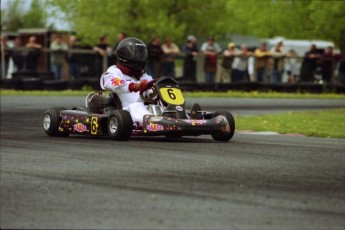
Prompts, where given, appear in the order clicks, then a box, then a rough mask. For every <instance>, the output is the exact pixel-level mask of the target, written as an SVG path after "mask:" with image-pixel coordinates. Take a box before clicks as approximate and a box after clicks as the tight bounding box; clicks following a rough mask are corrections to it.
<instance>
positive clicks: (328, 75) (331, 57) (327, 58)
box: [322, 46, 337, 82]
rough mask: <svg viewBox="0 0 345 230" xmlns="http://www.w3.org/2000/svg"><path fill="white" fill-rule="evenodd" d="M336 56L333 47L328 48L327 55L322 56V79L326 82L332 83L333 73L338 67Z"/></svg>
mask: <svg viewBox="0 0 345 230" xmlns="http://www.w3.org/2000/svg"><path fill="white" fill-rule="evenodd" d="M336 61H337V58H336V55H335V54H334V53H333V47H331V46H329V47H327V49H326V51H325V53H324V54H323V55H322V79H323V81H326V82H331V79H332V77H333V72H334V70H335V67H336Z"/></svg>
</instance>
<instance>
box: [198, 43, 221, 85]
mask: <svg viewBox="0 0 345 230" xmlns="http://www.w3.org/2000/svg"><path fill="white" fill-rule="evenodd" d="M201 51H202V52H203V53H204V55H205V62H204V71H205V81H206V82H207V83H214V80H215V76H216V72H217V57H218V54H219V53H220V52H221V51H222V50H221V48H220V46H219V45H218V43H216V42H215V41H214V38H213V36H208V38H207V42H205V43H203V44H202V46H201Z"/></svg>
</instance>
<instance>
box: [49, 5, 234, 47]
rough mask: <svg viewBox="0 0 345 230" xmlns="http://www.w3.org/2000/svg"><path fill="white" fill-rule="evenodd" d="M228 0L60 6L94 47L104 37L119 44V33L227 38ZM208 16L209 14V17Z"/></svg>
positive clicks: (177, 39)
mask: <svg viewBox="0 0 345 230" xmlns="http://www.w3.org/2000/svg"><path fill="white" fill-rule="evenodd" d="M226 2H227V0H217V1H211V2H209V1H207V0H184V1H180V0H165V1H162V0H110V1H109V0H108V1H106V0H104V1H102V2H97V4H95V1H94V0H83V1H81V2H80V5H78V7H76V8H74V9H73V10H71V9H70V8H69V7H66V5H65V4H64V1H54V2H52V3H51V4H54V5H55V6H59V8H60V10H62V11H63V12H64V13H65V14H66V15H67V20H70V21H71V24H72V27H73V29H74V30H75V31H77V33H78V34H79V35H80V36H81V37H82V38H83V40H84V42H86V43H88V44H94V43H95V42H96V41H97V39H98V37H100V36H101V35H104V34H107V35H109V37H110V39H111V40H112V41H115V39H116V37H117V34H118V33H119V32H126V33H127V34H129V35H131V36H138V37H139V38H140V39H142V40H145V41H149V40H150V39H152V38H153V37H155V36H158V37H161V38H163V37H165V36H170V37H172V38H174V40H175V42H178V43H182V42H183V41H184V40H185V37H186V36H187V35H188V34H195V35H198V36H205V37H206V35H207V34H208V33H213V34H221V33H222V32H223V34H225V31H221V30H222V28H221V27H219V26H218V25H217V22H218V21H222V20H223V17H224V15H223V14H219V12H220V11H221V10H222V9H223V8H224V6H225V3H226ZM205 12H207V13H205Z"/></svg>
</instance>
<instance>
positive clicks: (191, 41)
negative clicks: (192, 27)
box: [182, 35, 198, 82]
mask: <svg viewBox="0 0 345 230" xmlns="http://www.w3.org/2000/svg"><path fill="white" fill-rule="evenodd" d="M196 41H197V40H196V37H195V36H194V35H189V36H188V37H187V42H186V43H185V44H184V45H183V47H182V50H183V53H184V54H185V57H184V61H183V80H184V81H192V82H196V60H195V57H196V56H197V55H198V47H197V44H196Z"/></svg>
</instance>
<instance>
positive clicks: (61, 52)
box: [50, 35, 68, 80]
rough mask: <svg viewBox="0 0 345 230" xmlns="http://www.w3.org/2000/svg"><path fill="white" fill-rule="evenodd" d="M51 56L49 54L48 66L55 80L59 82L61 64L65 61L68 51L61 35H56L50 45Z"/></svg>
mask: <svg viewBox="0 0 345 230" xmlns="http://www.w3.org/2000/svg"><path fill="white" fill-rule="evenodd" d="M50 49H51V54H50V64H51V69H52V71H53V72H54V74H55V79H56V80H61V78H62V70H63V64H64V60H65V55H66V52H67V50H68V46H67V44H66V43H64V42H63V41H62V37H61V35H57V36H56V37H55V39H54V41H53V42H52V43H51V44H50Z"/></svg>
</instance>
